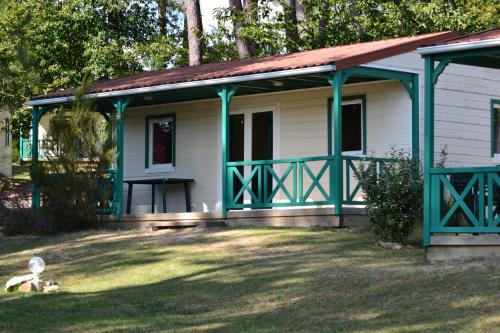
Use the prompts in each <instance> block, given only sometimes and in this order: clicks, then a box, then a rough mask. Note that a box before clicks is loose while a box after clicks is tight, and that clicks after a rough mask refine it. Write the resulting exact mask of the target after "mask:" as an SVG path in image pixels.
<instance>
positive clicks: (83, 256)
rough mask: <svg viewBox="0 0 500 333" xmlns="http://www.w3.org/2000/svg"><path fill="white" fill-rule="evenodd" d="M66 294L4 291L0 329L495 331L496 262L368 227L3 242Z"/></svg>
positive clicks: (9, 265) (499, 277)
mask: <svg viewBox="0 0 500 333" xmlns="http://www.w3.org/2000/svg"><path fill="white" fill-rule="evenodd" d="M32 255H41V256H42V257H43V258H44V259H45V260H46V262H47V269H46V272H44V274H43V276H44V277H45V278H54V279H56V280H57V281H58V282H59V283H60V285H61V288H62V289H61V292H60V293H57V294H50V295H44V294H29V295H26V294H21V293H18V292H15V293H6V292H4V291H3V289H2V291H0V331H1V332H158V331H165V332H498V331H499V330H500V312H499V310H498V309H499V308H500V274H499V273H500V266H499V265H498V263H499V262H498V261H494V260H491V261H485V260H483V261H470V262H454V263H447V264H428V263H425V262H424V259H423V250H422V249H420V248H404V249H402V250H399V251H397V250H381V249H380V248H378V247H377V246H376V245H375V239H374V238H373V236H372V235H371V233H370V232H369V231H367V230H362V229H339V230H334V231H328V230H319V229H318V230H314V229H272V228H271V229H269V228H260V229H259V228H252V229H224V230H219V231H211V232H167V231H160V232H156V233H152V234H151V233H142V232H121V233H113V232H105V231H93V232H81V233H74V234H66V235H59V236H55V237H12V238H5V237H4V238H0V280H1V281H6V280H7V279H8V278H9V277H11V276H13V275H18V274H25V273H26V263H27V261H28V259H29V258H30V257H31V256H32Z"/></svg>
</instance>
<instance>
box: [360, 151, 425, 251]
mask: <svg viewBox="0 0 500 333" xmlns="http://www.w3.org/2000/svg"><path fill="white" fill-rule="evenodd" d="M388 160H389V161H388V162H386V163H384V164H383V165H382V167H380V168H377V162H375V161H364V162H362V163H361V167H360V176H359V182H360V184H361V187H362V189H363V191H364V199H365V201H366V208H367V212H368V216H369V218H370V221H371V222H372V223H373V226H374V231H375V234H376V235H377V237H379V238H380V239H381V240H383V241H386V242H402V241H404V240H405V239H406V238H407V237H408V235H409V234H410V232H411V231H412V229H413V228H414V226H415V223H416V221H417V219H418V218H419V217H420V216H421V213H422V194H423V177H422V171H421V167H420V162H419V161H416V160H414V159H413V158H412V157H411V154H409V153H407V152H405V151H403V150H396V149H394V148H392V149H391V151H390V153H389V154H388Z"/></svg>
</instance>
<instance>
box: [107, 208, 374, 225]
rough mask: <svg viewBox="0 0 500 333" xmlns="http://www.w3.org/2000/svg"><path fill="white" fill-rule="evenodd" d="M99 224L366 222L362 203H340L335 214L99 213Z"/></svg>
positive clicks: (327, 211)
mask: <svg viewBox="0 0 500 333" xmlns="http://www.w3.org/2000/svg"><path fill="white" fill-rule="evenodd" d="M100 221H101V222H102V223H101V226H103V227H105V228H118V229H152V230H155V229H158V228H189V227H224V226H273V227H316V226H317V227H342V226H346V225H349V226H350V225H357V224H360V223H361V224H365V223H368V219H367V217H366V210H365V209H364V208H362V207H344V215H343V216H342V217H339V216H337V215H334V214H333V209H332V208H331V207H328V208H297V209H253V210H236V211H229V212H228V214H227V218H225V219H224V218H223V215H222V213H217V212H191V213H160V214H137V215H134V214H132V215H124V216H123V217H122V219H121V220H120V221H116V219H114V218H113V216H111V215H109V216H101V218H100Z"/></svg>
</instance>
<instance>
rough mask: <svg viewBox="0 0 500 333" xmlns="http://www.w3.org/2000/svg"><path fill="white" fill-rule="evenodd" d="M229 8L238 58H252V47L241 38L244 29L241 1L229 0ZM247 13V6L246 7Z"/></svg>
mask: <svg viewBox="0 0 500 333" xmlns="http://www.w3.org/2000/svg"><path fill="white" fill-rule="evenodd" d="M229 6H230V7H231V9H232V11H233V13H232V21H233V22H232V23H233V31H234V39H235V41H236V48H237V49H238V56H239V57H240V59H244V58H249V57H251V56H252V46H251V44H250V41H249V40H248V39H245V38H243V37H242V29H243V27H244V21H245V17H244V16H245V12H244V11H243V5H242V3H241V0H229ZM246 8H247V11H248V10H249V9H248V8H249V6H248V5H247V6H246Z"/></svg>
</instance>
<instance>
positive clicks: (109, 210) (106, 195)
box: [97, 169, 117, 215]
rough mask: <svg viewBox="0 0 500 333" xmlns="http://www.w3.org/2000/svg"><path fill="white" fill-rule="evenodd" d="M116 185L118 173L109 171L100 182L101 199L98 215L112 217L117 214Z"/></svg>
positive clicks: (98, 202) (98, 203)
mask: <svg viewBox="0 0 500 333" xmlns="http://www.w3.org/2000/svg"><path fill="white" fill-rule="evenodd" d="M115 183H116V171H115V170H111V169H110V170H109V171H108V174H106V175H105V176H104V177H103V178H102V179H100V180H99V199H98V201H97V214H98V215H111V214H115V213H116V208H117V202H116V199H117V198H116V194H115V188H114V184H115Z"/></svg>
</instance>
